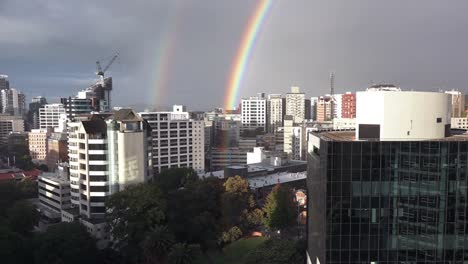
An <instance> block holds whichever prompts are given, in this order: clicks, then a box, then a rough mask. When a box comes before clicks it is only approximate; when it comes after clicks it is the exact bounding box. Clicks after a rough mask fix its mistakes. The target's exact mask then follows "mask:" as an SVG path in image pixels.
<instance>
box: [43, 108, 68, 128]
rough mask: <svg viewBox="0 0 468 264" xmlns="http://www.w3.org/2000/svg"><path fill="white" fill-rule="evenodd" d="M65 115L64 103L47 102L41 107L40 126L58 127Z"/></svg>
mask: <svg viewBox="0 0 468 264" xmlns="http://www.w3.org/2000/svg"><path fill="white" fill-rule="evenodd" d="M64 115H65V108H64V107H63V104H45V105H43V106H42V107H41V108H39V128H40V129H47V128H58V127H59V125H60V119H61V118H62V116H64Z"/></svg>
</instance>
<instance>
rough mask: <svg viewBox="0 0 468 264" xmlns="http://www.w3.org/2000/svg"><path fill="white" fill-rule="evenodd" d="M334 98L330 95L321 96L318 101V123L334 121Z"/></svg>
mask: <svg viewBox="0 0 468 264" xmlns="http://www.w3.org/2000/svg"><path fill="white" fill-rule="evenodd" d="M332 100H333V99H332V97H331V96H330V95H325V96H320V97H319V98H318V100H317V121H319V122H323V121H330V120H332Z"/></svg>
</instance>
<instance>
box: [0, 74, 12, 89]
mask: <svg viewBox="0 0 468 264" xmlns="http://www.w3.org/2000/svg"><path fill="white" fill-rule="evenodd" d="M8 89H10V82H9V81H8V75H3V74H0V90H8Z"/></svg>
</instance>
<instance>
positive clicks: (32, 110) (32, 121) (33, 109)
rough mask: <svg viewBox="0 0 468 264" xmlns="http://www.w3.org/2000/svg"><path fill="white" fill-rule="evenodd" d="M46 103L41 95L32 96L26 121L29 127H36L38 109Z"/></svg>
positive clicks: (37, 125) (37, 124) (38, 125)
mask: <svg viewBox="0 0 468 264" xmlns="http://www.w3.org/2000/svg"><path fill="white" fill-rule="evenodd" d="M45 104H47V100H46V98H45V97H42V96H35V97H33V98H32V100H31V103H29V111H28V123H29V127H30V129H38V128H39V127H40V124H39V109H40V108H41V107H42V106H44V105H45Z"/></svg>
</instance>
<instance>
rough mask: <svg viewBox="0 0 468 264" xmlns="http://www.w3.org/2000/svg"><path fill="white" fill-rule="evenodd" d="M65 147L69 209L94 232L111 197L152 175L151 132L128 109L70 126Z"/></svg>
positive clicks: (102, 220)
mask: <svg viewBox="0 0 468 264" xmlns="http://www.w3.org/2000/svg"><path fill="white" fill-rule="evenodd" d="M68 149H69V154H68V157H69V163H70V188H71V202H72V206H73V207H75V208H79V215H80V217H81V218H80V219H81V220H80V221H81V222H82V223H83V224H84V225H85V226H87V227H88V228H91V229H93V230H94V228H101V227H100V225H101V224H102V223H104V216H105V201H106V199H107V198H108V197H109V196H110V195H112V194H113V193H116V192H118V191H120V190H123V189H125V187H126V186H129V185H132V184H137V183H142V182H146V181H147V180H148V179H150V178H151V177H152V176H153V173H152V157H151V155H152V154H151V153H152V151H151V134H150V129H149V127H148V124H147V123H146V122H145V121H144V120H143V119H142V118H141V117H139V116H138V115H137V114H136V113H134V112H133V111H132V110H129V109H122V110H119V111H115V112H112V113H111V114H107V115H98V114H96V115H92V116H90V117H88V118H84V119H82V120H77V121H76V122H70V123H68ZM99 221H101V222H99ZM93 232H94V231H93Z"/></svg>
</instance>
